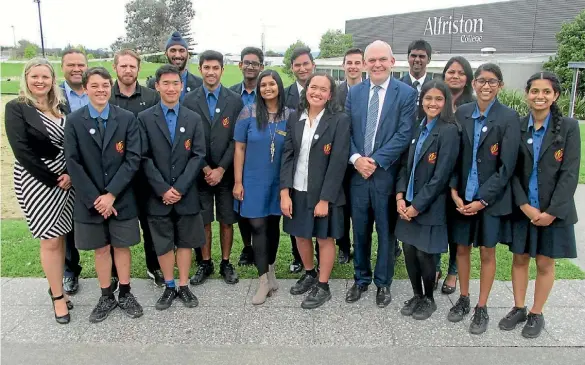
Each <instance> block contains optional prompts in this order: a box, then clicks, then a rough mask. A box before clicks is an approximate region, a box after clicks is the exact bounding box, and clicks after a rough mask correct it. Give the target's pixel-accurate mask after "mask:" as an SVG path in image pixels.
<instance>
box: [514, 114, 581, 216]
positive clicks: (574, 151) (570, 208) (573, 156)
mask: <svg viewBox="0 0 585 365" xmlns="http://www.w3.org/2000/svg"><path fill="white" fill-rule="evenodd" d="M528 120H529V117H528V116H527V117H524V118H522V121H521V131H522V142H521V143H520V149H519V152H518V162H517V163H516V170H515V173H514V177H513V179H512V189H513V193H514V202H515V205H516V207H517V208H516V209H515V212H514V213H515V214H514V217H515V218H523V219H527V217H526V216H525V215H524V213H522V211H521V210H520V209H519V207H520V206H521V205H524V204H530V201H529V199H528V193H527V192H528V187H529V182H530V175H531V174H532V165H533V163H534V151H533V149H532V144H531V143H528V140H529V139H531V138H532V133H531V132H530V131H529V130H528ZM553 132H554V121H553V120H552V118H551V120H550V121H549V124H548V128H547V130H546V134H545V135H544V139H543V141H542V146H541V148H540V158H539V160H538V197H539V203H540V211H541V212H547V213H548V214H550V215H552V216H555V217H557V219H555V220H554V221H553V223H552V224H551V226H559V227H560V226H564V225H570V224H575V223H577V209H576V208H575V200H574V198H573V196H574V195H575V191H576V190H577V184H578V182H579V166H580V163H581V135H580V132H579V123H578V122H577V121H576V120H575V119H572V118H567V117H564V118H562V121H561V129H560V131H559V132H558V135H560V136H561V137H562V142H556V141H555V139H556V134H555V133H553Z"/></svg>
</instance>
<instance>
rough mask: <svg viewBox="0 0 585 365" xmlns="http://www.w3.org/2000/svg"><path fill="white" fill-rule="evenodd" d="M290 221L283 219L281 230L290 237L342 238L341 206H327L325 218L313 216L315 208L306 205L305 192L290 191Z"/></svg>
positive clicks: (286, 218)
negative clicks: (291, 212)
mask: <svg viewBox="0 0 585 365" xmlns="http://www.w3.org/2000/svg"><path fill="white" fill-rule="evenodd" d="M291 200H292V206H293V208H292V211H293V214H292V219H290V218H288V217H283V229H284V231H285V232H286V233H288V234H290V235H291V236H295V237H301V238H313V237H316V238H321V239H326V238H329V237H331V238H334V239H339V238H342V237H343V234H344V232H343V206H334V205H332V204H329V214H328V215H327V217H322V218H317V217H315V216H314V211H315V208H314V207H313V208H311V207H309V206H308V204H307V192H306V191H297V190H294V189H293V190H292V194H291Z"/></svg>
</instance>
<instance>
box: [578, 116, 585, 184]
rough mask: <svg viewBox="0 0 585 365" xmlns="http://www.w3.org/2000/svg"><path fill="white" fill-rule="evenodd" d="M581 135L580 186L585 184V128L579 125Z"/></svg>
mask: <svg viewBox="0 0 585 365" xmlns="http://www.w3.org/2000/svg"><path fill="white" fill-rule="evenodd" d="M579 132H580V134H581V166H579V184H585V126H584V125H582V124H580V125H579Z"/></svg>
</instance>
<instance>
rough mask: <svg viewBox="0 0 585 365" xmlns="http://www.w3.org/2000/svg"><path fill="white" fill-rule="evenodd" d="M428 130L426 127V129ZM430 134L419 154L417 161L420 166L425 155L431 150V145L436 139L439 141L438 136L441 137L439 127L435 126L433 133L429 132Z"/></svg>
mask: <svg viewBox="0 0 585 365" xmlns="http://www.w3.org/2000/svg"><path fill="white" fill-rule="evenodd" d="M438 123H439V121H437V124H438ZM425 128H426V127H425ZM429 133H430V134H429V135H428V136H427V139H425V141H424V143H423V145H422V147H421V149H420V153H419V154H418V160H417V161H416V163H417V164H418V162H419V161H420V159H421V158H422V157H423V156H424V155H425V153H426V152H427V150H428V149H429V147H430V146H431V144H432V143H433V141H434V140H435V139H437V136H438V135H439V126H438V125H435V127H434V128H433V130H432V131H430V132H429Z"/></svg>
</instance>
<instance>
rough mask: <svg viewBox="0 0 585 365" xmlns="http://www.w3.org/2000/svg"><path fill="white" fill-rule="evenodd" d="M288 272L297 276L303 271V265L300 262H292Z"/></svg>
mask: <svg viewBox="0 0 585 365" xmlns="http://www.w3.org/2000/svg"><path fill="white" fill-rule="evenodd" d="M289 271H290V272H291V274H298V273H300V272H301V271H303V263H302V262H297V261H293V262H292V263H291V264H290V267H289Z"/></svg>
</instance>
